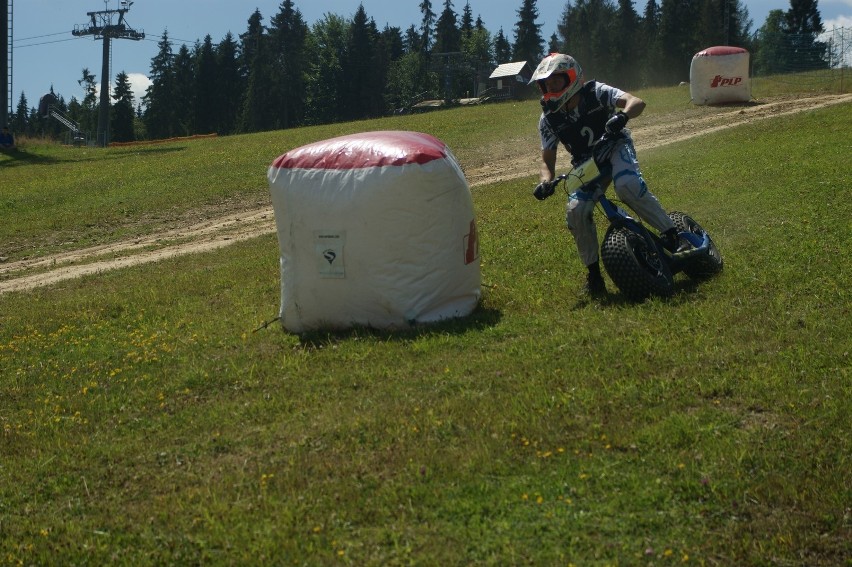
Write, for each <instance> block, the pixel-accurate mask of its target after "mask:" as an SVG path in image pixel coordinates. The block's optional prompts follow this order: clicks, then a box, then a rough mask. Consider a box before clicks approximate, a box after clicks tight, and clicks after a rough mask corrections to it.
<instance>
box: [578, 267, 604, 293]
mask: <svg viewBox="0 0 852 567" xmlns="http://www.w3.org/2000/svg"><path fill="white" fill-rule="evenodd" d="M583 293H585V294H586V295H590V296H592V297H603V296H604V295H606V284H605V283H604V280H603V278H602V277H601V275H600V274H595V273H593V272H589V275H588V276H586V285H585V286H583Z"/></svg>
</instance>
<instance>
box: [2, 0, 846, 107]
mask: <svg viewBox="0 0 852 567" xmlns="http://www.w3.org/2000/svg"><path fill="white" fill-rule="evenodd" d="M646 1H647V0H634V7H635V8H636V10H637V12H639V13H640V14H641V12H642V10H643V9H644V7H645V4H646ZM10 2H11V3H12V8H13V16H12V23H13V42H12V58H13V68H12V89H11V93H10V96H11V105H12V111H14V110H15V108H16V107H17V105H18V101H19V99H20V96H21V92H22V91H23V92H24V93H25V95H26V97H27V103H28V106H29V107H36V106H38V101H39V98H41V96H42V95H44V94H46V93H48V92H49V91H50V88H51V86H53V90H54V92H55V93H56V94H58V95H61V96H63V97H64V98H65V100H66V102H70V100H71V97H72V96H73V97H76V98H77V100H82V98H83V96H84V95H85V93H84V92H83V88H82V87H81V86H80V85H79V84H78V82H77V81H79V80H80V78H81V77H82V74H83V73H82V70H83V68H88V70H89V72H90V73H92V74H94V75H95V77H96V81H97V82H98V84H100V82H101V80H102V77H101V66H102V61H101V59H102V50H103V44H102V43H101V41H100V40H95V39H94V38H93V37H92V36H87V37H74V36H73V35H72V34H71V30H73V29H74V27H75V25H76V26H80V27H85V25H86V24H88V22H89V19H90V18H89V16H87V13H88V12H96V11H102V10H107V9H109V10H115V9H118V8H119V0H10ZM420 2H421V0H361V1H360V2H359V1H358V0H294V2H293V3H294V6H295V7H296V8H297V9H298V10H299V11H300V12H301V13H302V17H303V19H304V20H305V22H306V23H307V24H308V25H312V24H313V23H314V22H316V21H318V20H321V19H322V18H323V17H324V15H326V14H336V15H339V16H343V17H345V18H351V17H352V16H353V15H354V14H355V11H356V10H357V9H358V5H359V3H360V4H363V6H364V10H365V11H366V13H367V16H368V17H370V18H372V19H373V20H375V22H376V25H377V26H378V28H379V29H382V28H384V27H385V25H390V26H393V27H399V28H400V29H401V30H403V31H405V30H406V29H407V28H408V27H409V26H410V25H412V24H414V25H415V26H416V27H417V28H419V27H420V21H421V19H422V14H421V12H420V8H419V6H420ZM468 2H469V3H470V7H471V11H472V13H473V17H474V20H475V19H476V17H477V16H479V17H481V18H482V21H483V23H484V24H485V27H486V28H487V29H488V30H489V31H490V32H492V33H493V34H496V33H497V31H498V30H499V29H500V28H502V29H503V33H504V34H505V35H506V37H507V39H508V40H509V41H510V42H512V41H514V27H515V23H516V22H517V20H518V9H519V8H520V7H521V5H522V3H523V2H522V0H453V2H452V7H453V10H454V11H455V12H456V14H457V15H458V17H459V18H461V14H462V11H463V10H464V7H465V4H466V3H468ZM741 2H743V5H744V6H745V7H746V8H748V11H749V17H750V18H751V19H752V21H753V25H752V28H751V31H752V32H753V31H755V30H757V29H758V28H759V27H760V26H761V25H763V22H764V21H765V20H766V16H767V14H768V13H769V11H770V10H776V9H779V10H784V11H786V10H787V9H789V7H790V1H789V0H741ZM565 5H566V0H537V2H536V7H537V9H538V13H539V17H538V20H537V23H539V24H541V25H542V27H541V32H542V36H543V37H544V39H545V41H547V39H549V38H550V36H551V34H553V33H554V32H555V31H556V25H557V21H558V20H559V19H560V17H561V15H562V13H563V11H564V9H565ZM280 6H281V0H134V1H133V5H132V6H131V7H130V9H129V12H127V15H126V18H125V22H126V23H127V25H128V26H130V27H131V28H133V29H135V30H136V31H142V32H144V33H145V39H144V40H141V41H133V40H128V39H118V40H113V41H112V65H111V77H110V84H111V85H112V84H114V82H115V76H116V75H117V74H118V73H120V72H122V71H124V72H125V73H127V74H128V75H129V76H130V79H131V84H132V86H133V90H134V95H135V99H136V103H137V104H138V103H139V102H140V101H141V97H142V95H143V94H144V92H145V88H146V87H147V85H148V84H149V81H148V78H147V73H148V72H149V70H150V68H151V59H152V58H153V57H154V56H155V55H156V54H157V50H158V48H157V42H158V41H159V40H160V38H161V37H162V34H163V32H164V31H168V35H169V38H170V39H171V40H172V45H173V50H174V52H177V51H178V49H179V48H180V45H181V44H184V43H185V44H186V45H187V46H188V47H190V48H191V47H192V46H193V45H194V43H195V41H196V40H203V39H204V37H205V36H206V35H208V34H209V35H210V37H211V38H212V40H213V43H214V44H217V43H219V42H220V41H221V40H222V39H223V38H224V37H225V34H227V33H228V32H229V31H230V32H231V33H232V35H233V36H234V38H235V39H238V37H239V35H240V34H242V33H244V32H245V31H246V29H247V27H248V19H249V17H250V16H251V15H252V14H253V13H254V11H255V9H258V10H260V13H261V15H262V16H263V23H264V24H267V25H268V24H269V20H270V18H271V17H273V16H274V15H275V14H277V13H278V11H279V7H280ZM817 6H818V8H819V11H820V15H821V17H822V21H823V25H824V26H825V27H826V29H831V28H832V27H835V26H836V27H847V28H852V0H819V3H818V5H817ZM443 9H444V1H443V0H432V10H433V11H434V12H435V13H436V14H437V15H440V13H441V11H443Z"/></svg>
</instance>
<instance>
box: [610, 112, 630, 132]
mask: <svg viewBox="0 0 852 567" xmlns="http://www.w3.org/2000/svg"><path fill="white" fill-rule="evenodd" d="M628 120H629V117H628V116H627V115H626V114H625V113H623V112H617V113H616V114H615V116H613V117H612V118H610V119H609V120H607V121H606V131H607V132H609V133H610V134H617V133H618V132H621V130H622V129H623V128H624V126H625V124H627V121H628Z"/></svg>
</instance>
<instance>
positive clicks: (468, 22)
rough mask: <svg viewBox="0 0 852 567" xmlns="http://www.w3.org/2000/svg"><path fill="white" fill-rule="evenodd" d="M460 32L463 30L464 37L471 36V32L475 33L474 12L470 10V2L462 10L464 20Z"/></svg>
mask: <svg viewBox="0 0 852 567" xmlns="http://www.w3.org/2000/svg"><path fill="white" fill-rule="evenodd" d="M459 30H461V33H462V37H466V36H469V35H470V32H472V31H473V10H471V8H470V0H468V1H467V3H465V5H464V10H462V19H461V25H460V26H459Z"/></svg>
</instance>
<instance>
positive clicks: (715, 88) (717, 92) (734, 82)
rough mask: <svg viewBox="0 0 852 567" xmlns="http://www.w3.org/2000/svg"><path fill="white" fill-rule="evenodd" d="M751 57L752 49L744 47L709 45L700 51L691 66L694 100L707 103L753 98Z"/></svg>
mask: <svg viewBox="0 0 852 567" xmlns="http://www.w3.org/2000/svg"><path fill="white" fill-rule="evenodd" d="M748 60H749V54H748V51H746V50H745V49H743V48H741V47H728V46H716V47H708V48H707V49H704V50H702V51H699V52H698V53H696V54H695V55H694V56H693V57H692V65H691V66H690V69H689V90H690V96H691V97H692V102H694V103H695V104H700V105H705V104H717V103H724V102H748V101H750V100H751V81H750V79H749V76H748V64H749V63H748Z"/></svg>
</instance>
